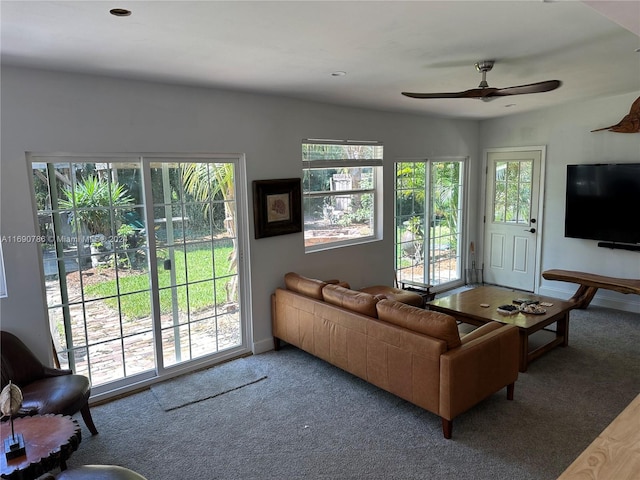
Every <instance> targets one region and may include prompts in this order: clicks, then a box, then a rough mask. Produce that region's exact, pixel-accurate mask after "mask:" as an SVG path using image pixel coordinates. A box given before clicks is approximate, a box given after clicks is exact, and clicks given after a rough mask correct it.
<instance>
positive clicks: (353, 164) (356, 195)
mask: <svg viewBox="0 0 640 480" xmlns="http://www.w3.org/2000/svg"><path fill="white" fill-rule="evenodd" d="M382 154H383V146H382V145H381V144H380V143H378V142H357V141H351V140H346V141H340V140H305V141H303V143H302V163H303V173H304V178H303V182H302V188H303V204H304V205H303V207H304V246H305V251H306V252H313V251H317V250H323V249H326V248H334V247H341V246H346V245H353V244H357V243H362V242H366V241H372V240H378V239H380V238H382V231H381V229H382V219H381V215H382V212H381V209H379V208H378V204H379V203H380V201H381V200H380V198H381V195H382Z"/></svg>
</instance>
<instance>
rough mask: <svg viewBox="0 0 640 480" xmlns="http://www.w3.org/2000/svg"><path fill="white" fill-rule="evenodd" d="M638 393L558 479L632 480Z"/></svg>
mask: <svg viewBox="0 0 640 480" xmlns="http://www.w3.org/2000/svg"><path fill="white" fill-rule="evenodd" d="M639 419H640V395H638V396H637V397H636V398H635V400H633V401H632V402H631V403H630V404H629V405H628V406H627V408H625V409H624V410H623V411H622V413H621V414H620V415H618V416H617V417H616V418H615V419H614V420H613V422H611V424H610V425H609V426H608V427H607V428H605V429H604V430H603V431H602V433H601V434H600V435H598V437H597V438H596V439H595V440H594V441H593V443H591V445H589V446H588V447H587V448H586V450H584V452H582V453H581V454H580V456H579V457H578V458H576V460H575V461H574V462H573V463H572V464H571V465H569V467H568V468H567V469H566V470H565V471H564V473H563V474H562V475H560V476H559V477H558V480H584V479H590V480H634V479H637V478H638V472H640V455H639V454H638V453H639V452H640V450H639V448H638V445H640V429H639V428H638V426H640V420H639Z"/></svg>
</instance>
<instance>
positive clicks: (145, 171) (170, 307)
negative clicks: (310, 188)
mask: <svg viewBox="0 0 640 480" xmlns="http://www.w3.org/2000/svg"><path fill="white" fill-rule="evenodd" d="M31 162H32V163H31V166H32V170H33V192H34V201H35V204H36V206H37V216H38V223H39V226H40V238H42V239H43V241H42V245H41V249H42V256H43V271H44V286H45V289H46V293H47V305H48V311H49V322H50V327H51V334H52V340H53V345H54V347H55V350H56V352H57V355H58V359H59V361H60V363H61V364H62V365H63V366H65V367H68V368H71V369H73V370H74V371H75V372H77V373H82V374H84V375H87V376H88V377H89V378H90V379H91V382H92V385H93V390H94V392H100V391H108V390H111V389H114V388H118V387H120V386H126V385H127V384H130V383H135V382H139V381H142V380H145V379H151V378H153V377H157V376H163V375H166V374H168V373H170V372H171V370H172V369H176V368H184V367H185V366H188V365H189V364H201V363H203V362H214V361H215V359H216V357H222V356H224V355H225V354H230V353H234V352H238V353H240V352H244V351H246V350H247V345H248V338H247V320H246V318H245V315H244V310H243V308H242V304H243V302H242V298H243V294H242V292H241V290H240V289H239V286H240V285H241V284H242V278H243V266H242V265H241V264H240V259H241V258H242V255H241V246H242V245H243V241H242V235H243V234H244V233H243V232H241V231H239V230H240V229H238V225H242V224H243V222H242V221H241V219H239V217H238V212H239V211H246V208H245V209H240V208H239V203H241V202H242V200H241V199H240V198H238V196H237V195H236V192H237V189H236V185H237V183H238V172H239V171H242V170H241V168H240V167H241V158H240V157H235V158H233V157H228V156H216V155H209V156H188V155H187V156H185V157H178V158H176V157H168V156H140V157H127V156H113V157H95V156H89V157H87V156H83V157H79V156H69V155H67V156H38V155H32V156H31Z"/></svg>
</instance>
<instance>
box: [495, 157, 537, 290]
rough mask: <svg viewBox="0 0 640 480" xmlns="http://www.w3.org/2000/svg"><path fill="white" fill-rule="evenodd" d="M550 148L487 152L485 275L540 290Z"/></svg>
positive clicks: (509, 284)
mask: <svg viewBox="0 0 640 480" xmlns="http://www.w3.org/2000/svg"><path fill="white" fill-rule="evenodd" d="M543 161H544V149H543V148H542V147H535V148H531V149H496V150H490V151H488V152H487V186H486V192H487V195H486V204H485V232H484V281H485V282H486V283H490V284H494V285H501V286H505V287H510V288H515V289H519V290H527V291H531V292H533V291H535V280H536V271H537V266H538V235H539V230H540V224H541V221H540V220H541V219H540V214H541V209H540V207H539V199H540V198H541V192H540V189H541V182H540V178H541V171H542V168H543Z"/></svg>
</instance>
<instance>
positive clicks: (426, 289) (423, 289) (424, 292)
mask: <svg viewBox="0 0 640 480" xmlns="http://www.w3.org/2000/svg"><path fill="white" fill-rule="evenodd" d="M431 287H433V285H427V284H426V283H421V282H414V281H413V280H400V288H401V289H402V290H406V291H408V292H414V293H417V294H418V295H420V296H421V297H422V299H423V300H424V303H425V305H426V304H427V302H430V301H431V300H433V299H434V298H436V294H435V292H432V291H431Z"/></svg>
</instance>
